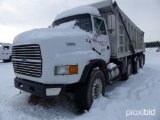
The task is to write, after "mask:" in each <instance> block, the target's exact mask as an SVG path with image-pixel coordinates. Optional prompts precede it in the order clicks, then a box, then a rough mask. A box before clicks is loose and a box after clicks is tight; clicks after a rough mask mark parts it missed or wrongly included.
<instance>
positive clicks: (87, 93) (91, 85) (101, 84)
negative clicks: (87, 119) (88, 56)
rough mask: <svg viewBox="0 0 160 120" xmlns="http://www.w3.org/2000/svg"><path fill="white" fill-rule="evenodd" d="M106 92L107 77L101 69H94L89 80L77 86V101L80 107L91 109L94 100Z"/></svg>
mask: <svg viewBox="0 0 160 120" xmlns="http://www.w3.org/2000/svg"><path fill="white" fill-rule="evenodd" d="M104 93H105V78H104V74H103V72H102V71H101V70H96V71H94V72H93V73H92V74H91V76H90V78H89V80H88V81H87V82H86V83H84V84H81V85H80V86H79V87H78V88H77V92H76V103H77V105H78V107H79V108H81V109H83V110H89V109H90V108H91V106H92V103H93V100H94V99H97V98H98V97H99V96H100V95H103V96H104Z"/></svg>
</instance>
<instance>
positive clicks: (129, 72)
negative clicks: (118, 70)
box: [128, 64, 132, 75]
mask: <svg viewBox="0 0 160 120" xmlns="http://www.w3.org/2000/svg"><path fill="white" fill-rule="evenodd" d="M131 74H132V66H131V64H129V65H128V75H131Z"/></svg>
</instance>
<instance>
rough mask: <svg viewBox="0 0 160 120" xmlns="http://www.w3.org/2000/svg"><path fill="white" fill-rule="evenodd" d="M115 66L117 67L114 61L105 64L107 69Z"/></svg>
mask: <svg viewBox="0 0 160 120" xmlns="http://www.w3.org/2000/svg"><path fill="white" fill-rule="evenodd" d="M115 67H117V65H116V64H114V63H109V64H108V65H107V68H108V69H110V70H111V69H113V68H115Z"/></svg>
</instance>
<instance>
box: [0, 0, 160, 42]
mask: <svg viewBox="0 0 160 120" xmlns="http://www.w3.org/2000/svg"><path fill="white" fill-rule="evenodd" d="M98 1H101V0H67V4H66V0H0V42H10V43H12V41H13V39H14V37H15V36H16V35H17V34H19V33H21V32H23V31H26V30H30V29H33V28H42V27H43V28H44V27H48V26H49V25H50V24H51V23H52V22H53V20H54V18H55V16H56V15H57V14H59V13H60V12H62V11H64V10H66V9H70V8H73V7H76V6H80V5H86V4H90V3H94V2H98ZM116 1H117V3H118V5H119V7H120V8H121V9H122V10H123V11H124V12H125V13H126V15H127V16H128V17H129V18H130V19H131V20H132V21H133V22H134V23H135V24H136V25H137V26H138V27H139V28H140V29H141V30H143V31H144V32H145V41H157V40H159V41H160V0H116Z"/></svg>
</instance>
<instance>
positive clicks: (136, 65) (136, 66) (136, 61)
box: [133, 57, 139, 74]
mask: <svg viewBox="0 0 160 120" xmlns="http://www.w3.org/2000/svg"><path fill="white" fill-rule="evenodd" d="M138 70H139V57H135V58H134V60H133V74H136V73H138Z"/></svg>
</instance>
